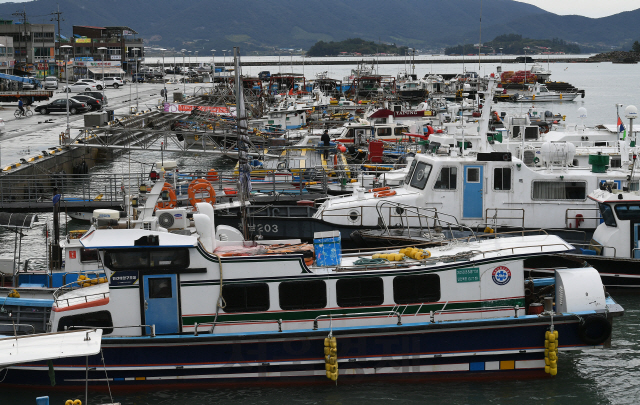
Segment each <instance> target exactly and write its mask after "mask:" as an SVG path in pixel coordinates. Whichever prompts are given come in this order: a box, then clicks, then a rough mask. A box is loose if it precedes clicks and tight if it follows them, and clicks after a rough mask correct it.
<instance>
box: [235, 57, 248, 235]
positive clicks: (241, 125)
mask: <svg viewBox="0 0 640 405" xmlns="http://www.w3.org/2000/svg"><path fill="white" fill-rule="evenodd" d="M233 59H234V68H235V81H236V89H235V92H236V120H237V123H238V124H237V126H236V132H237V144H238V200H239V201H240V210H241V213H242V216H241V223H242V234H243V235H244V238H245V239H247V237H248V236H249V232H248V225H247V206H246V204H245V201H246V200H247V198H248V197H249V193H250V192H251V166H249V148H248V144H249V137H248V136H247V116H246V112H245V108H244V91H243V86H242V76H241V75H240V48H239V47H235V46H234V47H233Z"/></svg>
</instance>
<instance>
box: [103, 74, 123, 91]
mask: <svg viewBox="0 0 640 405" xmlns="http://www.w3.org/2000/svg"><path fill="white" fill-rule="evenodd" d="M104 85H105V86H112V87H113V88H114V89H117V88H118V87H120V86H124V81H123V80H122V77H105V78H104Z"/></svg>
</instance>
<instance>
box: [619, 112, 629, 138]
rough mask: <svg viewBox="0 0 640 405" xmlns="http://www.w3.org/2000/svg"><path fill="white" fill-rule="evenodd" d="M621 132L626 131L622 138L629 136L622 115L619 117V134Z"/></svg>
mask: <svg viewBox="0 0 640 405" xmlns="http://www.w3.org/2000/svg"><path fill="white" fill-rule="evenodd" d="M620 132H624V133H623V134H622V139H625V138H626V137H627V130H626V128H625V127H624V124H623V123H622V120H621V119H620V117H618V134H620Z"/></svg>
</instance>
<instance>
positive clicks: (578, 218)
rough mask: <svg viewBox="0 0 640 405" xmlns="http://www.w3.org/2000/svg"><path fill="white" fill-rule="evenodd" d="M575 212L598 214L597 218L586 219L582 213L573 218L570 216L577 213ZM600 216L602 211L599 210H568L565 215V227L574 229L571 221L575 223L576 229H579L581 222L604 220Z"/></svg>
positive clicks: (574, 215)
mask: <svg viewBox="0 0 640 405" xmlns="http://www.w3.org/2000/svg"><path fill="white" fill-rule="evenodd" d="M575 211H580V212H585V211H586V212H589V213H593V212H595V213H597V214H596V215H595V216H589V217H586V216H584V214H582V213H575V214H573V216H570V212H575ZM599 214H600V210H599V209H598V208H567V210H566V211H565V213H564V226H565V227H567V228H573V226H572V224H571V223H570V221H575V227H576V228H577V227H578V225H580V222H584V221H586V220H587V219H593V220H596V221H599V220H601V219H602V216H600V215H599Z"/></svg>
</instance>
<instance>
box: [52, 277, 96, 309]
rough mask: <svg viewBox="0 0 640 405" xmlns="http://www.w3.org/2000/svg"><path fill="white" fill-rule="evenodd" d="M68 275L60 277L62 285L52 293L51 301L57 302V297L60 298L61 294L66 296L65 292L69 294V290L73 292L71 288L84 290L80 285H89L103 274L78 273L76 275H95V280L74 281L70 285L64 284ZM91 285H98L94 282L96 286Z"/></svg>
mask: <svg viewBox="0 0 640 405" xmlns="http://www.w3.org/2000/svg"><path fill="white" fill-rule="evenodd" d="M68 274H76V273H68ZM68 274H64V275H63V276H62V279H63V283H62V285H61V286H60V287H58V288H56V290H55V291H54V292H53V300H54V301H56V302H57V301H58V297H59V296H61V295H62V294H66V293H67V292H69V290H73V289H74V288H73V287H76V289H79V288H84V287H83V286H81V284H84V283H86V282H89V283H91V280H97V279H99V278H100V275H101V274H104V272H103V273H100V272H97V271H80V272H78V273H77V274H81V275H95V276H96V278H95V279H86V280H75V281H72V282H70V283H65V281H66V277H67V275H68ZM93 285H98V283H97V282H96V284H93ZM72 298H80V297H72Z"/></svg>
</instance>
